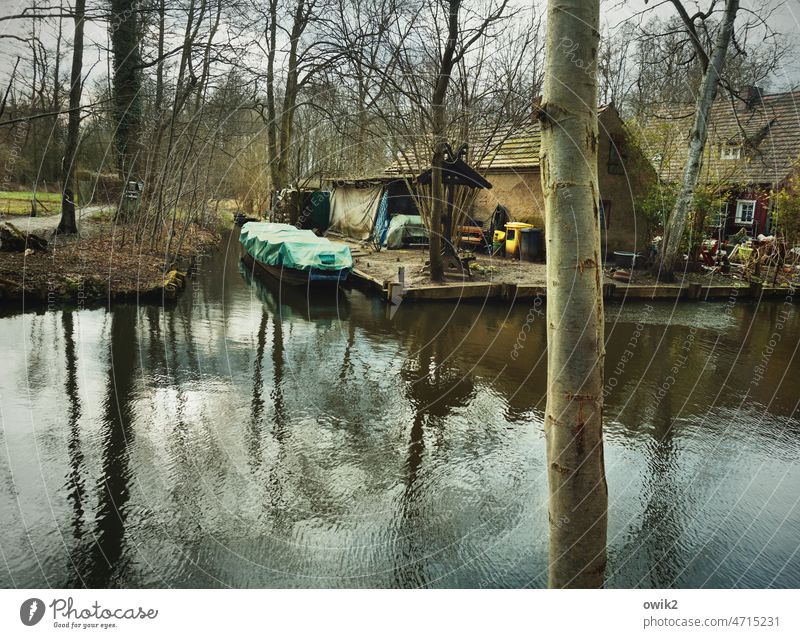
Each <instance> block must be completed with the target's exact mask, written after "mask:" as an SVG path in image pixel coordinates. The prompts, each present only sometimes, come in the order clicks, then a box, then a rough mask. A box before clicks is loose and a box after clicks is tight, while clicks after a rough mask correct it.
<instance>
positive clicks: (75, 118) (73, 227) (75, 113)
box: [57, 0, 86, 233]
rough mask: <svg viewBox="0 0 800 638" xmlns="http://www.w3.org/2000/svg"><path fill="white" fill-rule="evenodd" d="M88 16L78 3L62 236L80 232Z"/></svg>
mask: <svg viewBox="0 0 800 638" xmlns="http://www.w3.org/2000/svg"><path fill="white" fill-rule="evenodd" d="M85 13H86V0H77V1H76V2H75V17H74V20H75V37H74V38H73V44H72V70H71V71H70V86H69V121H68V123H67V143H66V147H65V149H64V160H63V164H62V166H61V179H62V182H63V183H62V185H61V190H62V192H61V220H60V221H59V222H58V231H57V232H59V233H77V232H78V225H77V223H76V220H75V188H74V184H73V182H74V181H75V179H74V177H75V159H76V157H77V154H78V141H79V136H80V127H81V112H80V110H79V108H80V105H81V90H82V89H83V84H82V82H83V77H82V75H81V73H82V70H83V26H84V19H85Z"/></svg>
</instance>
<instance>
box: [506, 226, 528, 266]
mask: <svg viewBox="0 0 800 638" xmlns="http://www.w3.org/2000/svg"><path fill="white" fill-rule="evenodd" d="M523 228H533V224H525V223H523V222H508V223H507V224H506V257H516V258H517V259H519V231H520V230H521V229H523Z"/></svg>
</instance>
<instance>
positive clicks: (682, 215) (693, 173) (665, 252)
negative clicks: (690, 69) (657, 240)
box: [655, 0, 739, 281]
mask: <svg viewBox="0 0 800 638" xmlns="http://www.w3.org/2000/svg"><path fill="white" fill-rule="evenodd" d="M738 10H739V0H726V2H725V15H724V16H723V18H722V26H721V28H720V30H719V33H718V34H717V39H716V41H715V42H714V50H713V52H712V54H711V58H710V60H709V62H708V66H707V67H706V72H705V74H704V75H703V83H702V85H701V87H700V92H699V93H698V94H697V102H696V106H695V115H694V123H693V124H692V131H691V133H690V135H689V152H688V154H687V157H686V166H685V167H684V169H683V178H682V181H681V187H680V190H679V191H678V196H677V198H676V199H675V206H674V207H673V209H672V213H671V214H670V216H669V220H667V225H666V227H665V229H664V239H663V242H662V250H661V259H660V260H658V261H657V262H656V265H655V268H656V273H655V274H656V275H657V276H658V278H659V279H660V280H663V281H669V280H671V279H672V273H673V271H674V270H675V269H676V268H677V267H678V266H679V265H680V264H679V261H680V247H681V239H682V238H683V232H684V229H685V228H686V220H687V219H688V217H689V211H690V210H691V208H692V202H693V200H694V191H695V188H696V187H697V180H698V178H699V176H700V169H701V167H702V164H703V152H704V151H705V148H706V140H707V139H708V118H709V115H710V113H711V107H712V105H713V104H714V100H715V98H716V97H717V88H718V87H719V78H720V74H721V73H722V68H723V66H724V65H725V56H726V55H727V53H728V46H729V45H730V42H731V39H732V38H733V24H734V21H735V20H736V13H737V12H738Z"/></svg>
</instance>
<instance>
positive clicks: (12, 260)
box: [0, 223, 219, 312]
mask: <svg viewBox="0 0 800 638" xmlns="http://www.w3.org/2000/svg"><path fill="white" fill-rule="evenodd" d="M24 228H25V226H23V227H22V228H20V230H24ZM37 230H38V229H37ZM125 231H126V229H125V228H124V227H121V226H119V225H112V224H108V223H95V224H92V225H91V227H88V225H84V226H83V230H82V235H81V236H77V237H76V236H66V237H59V238H57V239H56V240H55V241H51V242H50V245H49V246H48V250H47V251H46V252H44V251H34V252H31V251H26V252H27V254H26V253H23V252H3V251H0V308H2V310H3V311H4V312H8V311H14V310H21V309H22V308H23V307H24V308H28V307H37V306H48V307H53V306H61V305H67V306H68V305H76V306H82V305H88V304H97V303H108V302H110V301H122V300H130V301H136V300H140V301H145V300H155V301H161V300H164V299H166V300H169V299H174V298H175V297H176V295H177V293H178V292H179V291H180V289H181V288H182V287H183V283H184V278H185V275H186V272H187V271H188V269H189V267H190V265H191V263H192V260H193V259H194V257H195V256H196V255H197V254H198V252H200V251H203V250H205V249H206V248H207V247H208V246H210V245H212V244H216V243H217V242H218V241H219V234H218V233H216V232H214V231H211V230H207V229H203V228H200V227H198V226H190V228H189V230H188V231H187V233H186V237H185V239H184V242H183V246H182V248H181V252H180V254H179V255H178V256H177V259H175V260H174V264H173V265H169V266H168V265H167V264H166V263H165V256H164V249H163V247H155V248H151V247H150V245H149V243H148V242H142V243H139V244H137V243H134V242H133V241H132V238H131V237H132V232H131V231H130V229H127V232H125ZM42 236H43V237H45V238H46V239H50V236H49V235H46V234H44V233H42Z"/></svg>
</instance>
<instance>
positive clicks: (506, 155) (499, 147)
mask: <svg viewBox="0 0 800 638" xmlns="http://www.w3.org/2000/svg"><path fill="white" fill-rule="evenodd" d="M612 109H613V107H612V106H610V105H609V106H602V107H600V108H599V109H598V115H602V114H603V113H604V112H606V111H610V110H612ZM470 137H471V139H470V140H469V145H470V150H471V152H470V155H471V156H472V157H475V156H478V157H482V158H483V159H482V160H481V161H479V162H477V163H475V164H474V167H475V168H476V169H478V170H479V171H481V172H484V173H485V172H486V171H490V170H512V169H530V168H538V167H539V150H540V148H541V143H542V129H541V127H540V125H539V121H538V120H532V121H531V122H529V123H527V124H525V125H523V126H519V127H517V128H516V129H514V130H511V129H509V128H501V129H499V130H494V131H488V130H486V129H483V130H478V131H475V132H473V134H472V135H471V136H470ZM405 156H406V157H405V158H404V159H402V160H401V159H398V160H397V161H395V162H394V163H393V164H392V165H391V166H389V168H387V169H386V172H387V173H394V174H398V173H401V172H402V168H401V167H402V165H404V164H408V165H410V167H411V168H410V169H409V171H408V172H410V173H415V172H416V173H419V172H421V171H422V170H424V169H427V168H428V167H430V160H426V161H424V162H422V161H419V159H418V158H416V156H414V154H413V152H409V151H408V150H406V152H405Z"/></svg>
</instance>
